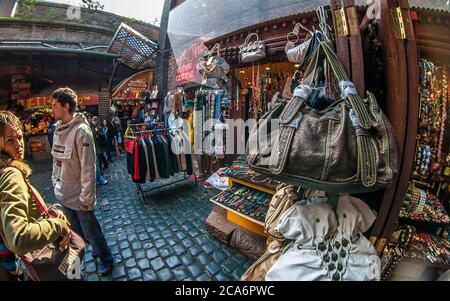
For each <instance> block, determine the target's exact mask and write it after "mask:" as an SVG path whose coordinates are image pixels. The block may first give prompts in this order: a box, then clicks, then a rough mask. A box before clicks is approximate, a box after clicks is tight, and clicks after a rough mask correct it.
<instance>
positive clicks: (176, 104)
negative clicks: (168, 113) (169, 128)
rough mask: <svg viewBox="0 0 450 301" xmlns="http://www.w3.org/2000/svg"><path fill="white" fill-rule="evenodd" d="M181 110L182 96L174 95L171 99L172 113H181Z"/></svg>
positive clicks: (179, 94)
mask: <svg viewBox="0 0 450 301" xmlns="http://www.w3.org/2000/svg"><path fill="white" fill-rule="evenodd" d="M182 110H183V94H182V93H179V92H177V93H175V94H174V96H173V98H172V113H181V112H182Z"/></svg>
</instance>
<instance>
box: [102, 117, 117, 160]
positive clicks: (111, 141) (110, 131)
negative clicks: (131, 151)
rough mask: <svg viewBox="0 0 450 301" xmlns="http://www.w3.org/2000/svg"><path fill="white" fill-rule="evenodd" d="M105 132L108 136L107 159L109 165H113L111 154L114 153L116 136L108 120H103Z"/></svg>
mask: <svg viewBox="0 0 450 301" xmlns="http://www.w3.org/2000/svg"><path fill="white" fill-rule="evenodd" d="M103 132H104V133H105V135H106V157H107V158H108V163H113V160H112V155H111V153H112V152H114V137H115V136H116V134H115V129H114V128H113V126H112V124H111V122H108V121H107V120H106V119H105V120H103Z"/></svg>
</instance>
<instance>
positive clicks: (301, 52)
mask: <svg viewBox="0 0 450 301" xmlns="http://www.w3.org/2000/svg"><path fill="white" fill-rule="evenodd" d="M300 26H301V24H300V23H297V24H295V27H294V30H293V31H292V32H290V33H288V35H287V43H286V47H285V52H286V56H287V58H288V60H289V61H290V62H292V63H300V62H301V61H303V60H304V59H305V55H306V52H307V50H308V48H309V45H310V44H311V39H305V41H304V42H303V43H301V44H300V45H297V46H295V44H296V43H298V40H299V39H300V37H299V32H300ZM291 35H293V36H295V37H296V38H297V39H296V40H295V42H292V41H291V40H290V39H289V37H290V36H291Z"/></svg>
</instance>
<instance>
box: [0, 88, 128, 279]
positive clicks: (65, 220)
mask: <svg viewBox="0 0 450 301" xmlns="http://www.w3.org/2000/svg"><path fill="white" fill-rule="evenodd" d="M52 100H53V106H52V111H53V116H54V118H55V120H57V122H56V123H55V125H54V134H53V137H52V143H53V147H52V156H53V171H52V185H53V188H54V194H55V197H56V199H57V201H58V203H59V205H60V207H58V208H60V209H58V208H56V207H55V208H53V209H52V211H50V210H48V209H49V208H46V205H45V202H44V200H43V198H42V196H41V195H40V194H39V192H38V190H37V189H36V188H35V187H33V186H32V184H31V183H30V179H29V176H30V174H31V169H30V168H29V167H28V165H27V164H25V163H24V162H23V160H24V152H25V145H24V134H23V126H22V124H21V122H20V120H19V119H18V118H17V117H16V116H15V115H14V114H13V113H11V112H9V111H0V204H1V206H0V280H4V278H6V277H12V278H13V279H17V277H18V273H19V271H20V269H19V267H20V266H21V265H20V264H19V260H18V259H19V258H24V256H25V255H26V254H30V253H31V252H35V251H40V250H42V249H44V248H45V247H46V246H48V245H50V244H54V245H55V246H56V247H59V248H62V249H64V248H67V247H68V246H69V245H70V242H71V238H72V237H73V236H74V234H73V233H76V234H77V235H75V236H80V237H82V238H83V239H84V240H85V241H86V242H88V243H89V244H90V245H91V246H92V248H93V256H94V257H96V258H98V259H99V265H98V270H99V273H100V274H102V275H107V274H109V273H110V272H111V270H112V267H113V263H114V259H113V256H112V254H111V251H110V249H109V246H108V244H107V241H106V239H105V236H104V234H103V232H102V229H101V227H100V224H99V222H98V220H97V218H96V216H95V205H96V186H97V185H96V184H99V179H97V183H96V174H97V175H98V173H99V169H100V166H99V163H100V162H102V164H103V166H102V167H103V168H104V167H107V166H108V165H107V163H108V161H107V159H108V158H109V159H111V152H112V151H113V150H114V148H113V146H114V147H115V150H116V154H117V156H118V157H121V155H122V153H121V152H120V151H121V149H120V144H121V143H120V142H121V137H122V136H121V133H122V129H121V128H120V122H118V121H117V119H116V118H111V120H110V122H101V120H100V119H99V118H98V117H93V118H92V119H91V121H88V118H87V117H86V116H85V115H83V114H82V113H78V112H76V108H77V95H76V93H75V91H73V90H71V89H69V88H61V89H58V90H56V91H55V92H54V93H53V94H52ZM122 140H123V139H122ZM105 154H106V156H107V157H106V159H105V160H102V159H101V158H102V157H103V158H105V157H104V156H105ZM108 154H109V157H108ZM97 157H98V158H100V159H101V160H97ZM105 163H106V164H105ZM103 183H104V182H103ZM49 212H51V214H50V215H46V214H44V213H49ZM22 262H23V261H22ZM22 268H23V269H24V272H23V273H22V277H24V276H23V275H25V276H26V275H27V274H32V273H29V271H28V270H27V266H26V265H25V266H22ZM25 278H26V277H25Z"/></svg>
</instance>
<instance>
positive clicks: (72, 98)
mask: <svg viewBox="0 0 450 301" xmlns="http://www.w3.org/2000/svg"><path fill="white" fill-rule="evenodd" d="M52 98H53V99H56V100H57V101H58V102H59V103H60V104H61V105H62V106H64V105H65V104H66V103H67V104H69V112H70V113H73V112H75V110H76V109H77V101H78V96H77V93H75V91H74V90H72V89H70V88H68V87H65V88H59V89H58V90H56V91H55V92H53V94H52Z"/></svg>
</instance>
